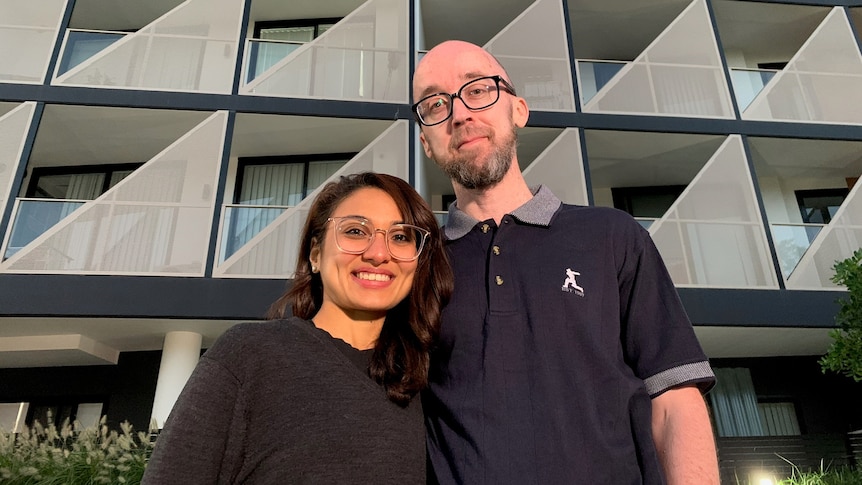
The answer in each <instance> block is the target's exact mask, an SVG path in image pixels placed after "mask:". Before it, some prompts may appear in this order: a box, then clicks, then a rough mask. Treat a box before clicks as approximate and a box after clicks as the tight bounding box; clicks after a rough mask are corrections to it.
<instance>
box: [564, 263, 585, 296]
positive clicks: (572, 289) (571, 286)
mask: <svg viewBox="0 0 862 485" xmlns="http://www.w3.org/2000/svg"><path fill="white" fill-rule="evenodd" d="M580 275H581V273H578V272H577V271H572V269H571V268H566V281H563V291H567V292H569V293H574V294H576V295H578V296H584V289H583V288H582V287H580V286H579V285H578V282H577V281H575V276H580Z"/></svg>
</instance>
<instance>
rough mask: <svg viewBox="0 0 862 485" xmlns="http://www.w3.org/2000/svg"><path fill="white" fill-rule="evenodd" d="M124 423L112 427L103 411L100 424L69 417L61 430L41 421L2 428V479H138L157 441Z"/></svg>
mask: <svg viewBox="0 0 862 485" xmlns="http://www.w3.org/2000/svg"><path fill="white" fill-rule="evenodd" d="M120 429H121V431H120V432H117V431H115V430H111V431H109V430H108V427H107V426H106V425H105V418H104V417H103V418H102V420H101V422H100V423H99V426H98V427H88V428H82V427H81V426H80V423H78V422H75V423H74V425H73V424H70V423H69V421H68V420H66V421H65V422H64V423H63V425H62V426H61V427H60V429H59V430H58V429H57V427H56V426H54V425H53V424H52V425H50V426H48V427H44V426H42V425H41V424H40V423H39V422H36V423H35V424H34V425H33V427H32V428H25V429H24V430H22V432H20V433H17V434H13V433H9V432H6V431H0V484H4V485H5V484H15V485H31V484H32V485H35V484H39V485H42V484H46V485H52V484H56V485H60V484H62V485H77V484H82V485H83V484H87V485H90V484H103V483H104V484H116V483H122V484H138V483H140V481H141V477H142V476H143V474H144V467H145V466H146V463H147V460H148V459H149V456H150V454H151V452H152V448H153V444H152V443H151V442H150V439H149V435H148V434H147V433H145V432H138V433H134V432H133V431H132V426H131V425H130V424H129V423H127V422H124V423H122V424H121V425H120Z"/></svg>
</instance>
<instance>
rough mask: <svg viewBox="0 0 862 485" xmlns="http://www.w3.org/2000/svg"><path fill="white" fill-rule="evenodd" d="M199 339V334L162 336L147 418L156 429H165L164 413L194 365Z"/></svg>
mask: <svg viewBox="0 0 862 485" xmlns="http://www.w3.org/2000/svg"><path fill="white" fill-rule="evenodd" d="M202 340H203V338H202V337H201V334H199V333H194V332H168V334H167V335H165V345H164V348H163V349H162V363H161V365H160V366H159V379H158V381H157V382H156V395H155V397H154V398H153V414H152V418H151V419H152V421H154V422H155V425H156V426H157V427H158V428H159V429H162V428H164V427H165V420H166V419H167V418H168V414H170V412H171V409H172V408H173V407H174V403H175V402H176V401H177V398H178V397H179V395H180V391H182V390H183V386H185V385H186V381H188V380H189V376H191V375H192V371H193V370H194V369H195V366H196V365H197V363H198V359H199V358H200V354H201V342H202Z"/></svg>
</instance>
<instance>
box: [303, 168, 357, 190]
mask: <svg viewBox="0 0 862 485" xmlns="http://www.w3.org/2000/svg"><path fill="white" fill-rule="evenodd" d="M345 163H347V160H335V161H325V162H311V163H309V164H308V182H307V183H306V185H307V189H306V190H307V192H306V193H311V191H313V190H314V189H316V188H317V187H319V186H320V184H322V183H324V182H326V180H327V179H328V178H329V177H332V175H333V174H334V173H335V172H337V171H338V170H339V169H340V168H341V167H343V166H344V164H345Z"/></svg>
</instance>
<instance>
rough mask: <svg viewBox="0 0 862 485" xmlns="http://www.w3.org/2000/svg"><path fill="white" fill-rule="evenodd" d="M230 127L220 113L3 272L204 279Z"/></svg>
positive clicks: (26, 250)
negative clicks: (225, 144) (219, 176)
mask: <svg viewBox="0 0 862 485" xmlns="http://www.w3.org/2000/svg"><path fill="white" fill-rule="evenodd" d="M226 124H227V112H224V111H220V112H217V113H214V114H213V115H212V116H210V117H209V118H207V119H206V120H204V121H203V122H202V123H201V124H200V125H198V126H197V127H195V128H194V129H193V130H191V131H190V132H188V133H186V134H185V135H183V137H181V138H180V139H179V140H177V141H176V142H174V143H173V144H172V145H170V146H169V147H167V148H166V149H165V150H163V151H162V152H161V153H159V154H158V155H156V156H155V157H153V158H152V159H151V160H150V161H148V162H147V163H145V164H144V165H143V166H141V167H140V168H138V169H137V170H135V172H134V173H132V174H131V175H129V176H128V177H126V178H125V179H123V180H122V181H121V182H119V183H118V184H117V185H115V186H114V187H113V188H111V189H110V190H108V191H107V192H105V193H104V194H102V196H100V197H99V198H98V199H96V200H93V201H90V202H87V203H86V204H84V205H83V206H82V207H80V208H79V209H78V210H76V211H75V212H73V213H72V214H70V215H69V216H67V217H66V218H65V219H63V220H62V221H60V222H59V223H58V224H57V225H55V226H54V227H52V228H51V229H50V230H48V231H47V232H45V233H44V234H42V235H41V236H39V237H38V238H37V239H35V240H34V241H33V242H31V243H30V244H28V245H27V246H25V247H24V248H22V249H21V250H19V251H18V252H17V253H15V255H14V256H12V257H10V258H9V259H7V260H6V261H4V262H3V263H2V264H0V271H4V272H9V273H16V272H19V273H74V274H135V275H138V274H140V275H171V276H177V275H182V276H202V275H203V271H204V262H205V261H206V256H207V247H208V244H209V237H210V228H211V225H212V224H211V223H212V214H213V212H214V204H215V193H216V187H217V182H218V173H219V167H220V163H219V162H220V160H221V152H222V146H223V145H224V137H225V129H226Z"/></svg>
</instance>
